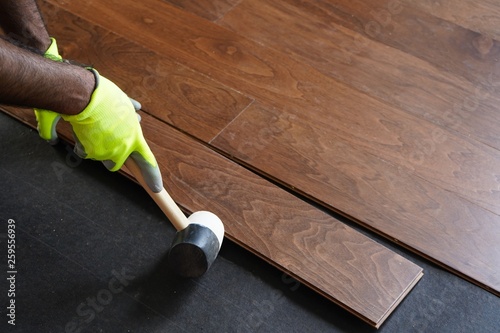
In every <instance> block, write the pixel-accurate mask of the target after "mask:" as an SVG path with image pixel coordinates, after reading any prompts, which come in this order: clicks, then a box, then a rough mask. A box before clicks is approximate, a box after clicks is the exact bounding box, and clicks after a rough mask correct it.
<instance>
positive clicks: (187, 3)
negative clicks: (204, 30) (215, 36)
mask: <svg viewBox="0 0 500 333" xmlns="http://www.w3.org/2000/svg"><path fill="white" fill-rule="evenodd" d="M163 1H165V2H168V3H170V4H172V5H175V6H177V7H179V8H182V9H184V10H185V11H188V12H191V13H193V14H196V15H198V16H200V17H203V18H206V19H207V20H210V21H217V20H218V19H220V18H221V17H223V16H224V14H226V13H227V12H228V11H230V10H231V9H232V8H233V7H234V6H235V5H236V4H238V3H239V2H241V0H163Z"/></svg>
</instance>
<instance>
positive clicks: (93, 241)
mask: <svg viewBox="0 0 500 333" xmlns="http://www.w3.org/2000/svg"><path fill="white" fill-rule="evenodd" d="M0 140H1V143H0V172H1V176H0V189H1V191H0V253H1V254H2V256H1V257H2V258H3V259H2V260H3V261H4V264H2V265H1V266H0V267H2V269H1V270H0V295H2V296H1V298H0V300H1V304H0V332H34V333H35V332H36V333H37V332H40V333H43V332H375V331H376V330H375V329H372V328H371V327H369V326H368V325H366V324H364V323H363V322H361V321H360V320H359V319H357V318H355V317H354V316H352V315H350V314H349V313H347V312H346V311H344V310H342V309H341V308H339V307H338V306H336V305H334V304H333V303H331V302H329V301H327V300H325V299H324V298H322V297H321V296H319V295H317V294H316V293H314V292H312V291H310V290H308V289H307V288H306V287H304V286H301V285H300V284H298V283H297V282H294V281H293V280H291V279H290V278H288V277H287V276H286V275H284V274H282V273H281V272H279V271H278V270H276V269H274V268H273V267H272V266H270V265H268V264H267V263H265V262H263V261H261V260H260V259H258V258H257V257H256V256H254V255H252V254H251V253H249V252H247V251H245V250H243V249H241V248H239V247H238V246H236V245H234V244H231V243H230V242H227V241H226V242H225V243H224V245H223V247H222V250H221V253H220V256H219V258H218V259H217V260H216V262H215V263H214V265H213V266H212V267H211V269H210V270H209V271H208V272H207V274H205V275H204V276H203V277H202V278H199V279H189V280H182V279H178V278H176V277H175V276H174V275H173V274H172V272H171V271H170V270H169V268H168V267H167V265H166V263H165V256H166V254H167V251H168V248H169V243H170V240H171V239H172V237H173V235H174V229H173V227H171V226H170V225H169V222H168V221H167V220H166V219H165V217H164V216H163V215H162V213H161V211H160V210H159V209H158V208H157V207H156V206H155V204H154V203H153V202H152V201H151V200H150V198H149V197H148V195H147V194H146V193H145V192H144V191H143V190H142V189H141V188H140V187H139V186H137V185H135V184H134V183H133V182H131V181H129V180H128V179H126V178H125V177H123V176H121V175H119V174H115V173H110V172H108V171H106V170H105V169H104V167H103V166H101V165H100V164H99V163H96V162H89V161H83V162H82V161H78V160H76V159H74V157H72V155H71V154H70V153H69V152H68V151H67V150H66V148H65V146H64V145H63V144H60V145H58V146H56V147H51V146H49V145H47V144H46V143H45V142H43V141H42V140H40V139H39V138H38V135H37V133H36V132H35V131H33V130H31V129H29V128H28V127H26V126H24V125H22V124H20V123H19V122H17V121H16V120H14V119H12V118H10V117H8V116H6V115H4V114H2V113H0ZM207 209H209V207H207ZM9 219H11V220H14V221H15V225H16V269H17V274H16V285H15V289H16V291H15V302H16V318H15V319H16V320H15V324H16V325H15V326H12V325H9V324H8V323H7V322H8V320H9V318H8V317H7V315H6V308H7V306H8V303H7V302H8V301H9V300H10V299H13V297H8V290H9V284H8V283H7V277H8V273H7V270H8V269H7V240H8V237H7V224H8V221H9ZM372 237H373V238H375V239H377V240H378V241H380V242H382V243H384V244H386V245H387V246H388V247H390V248H391V249H393V250H395V251H397V252H399V253H402V254H403V255H404V256H405V257H406V258H408V259H410V260H412V261H414V262H415V263H417V264H418V265H420V266H422V267H423V268H424V270H425V276H424V278H423V279H422V280H421V282H420V283H419V284H418V285H417V286H416V287H415V289H414V290H413V291H412V292H411V293H410V294H409V295H408V297H407V298H406V299H405V300H404V301H403V302H402V304H401V305H400V306H399V307H398V308H397V309H396V311H395V312H394V313H393V314H392V315H391V316H390V317H389V319H388V320H387V321H386V323H385V324H384V325H383V326H382V327H381V328H380V329H379V330H378V331H379V332H383V333H388V332H398V333H399V332H454V333H458V332H481V333H488V332H498V327H500V299H499V298H498V297H496V296H493V295H492V294H490V293H488V292H486V291H484V290H482V289H480V288H478V287H476V286H474V285H472V284H470V283H468V282H466V281H464V280H462V279H460V278H458V277H456V276H454V275H452V274H450V273H447V272H445V271H443V270H442V269H440V268H438V267H436V266H434V265H432V264H430V263H429V262H427V261H424V260H421V259H419V258H418V257H416V256H414V255H412V254H409V253H407V252H405V251H402V250H401V249H399V248H397V247H394V246H392V245H390V244H387V243H385V242H384V241H382V240H380V239H378V238H377V237H376V236H373V235H372Z"/></svg>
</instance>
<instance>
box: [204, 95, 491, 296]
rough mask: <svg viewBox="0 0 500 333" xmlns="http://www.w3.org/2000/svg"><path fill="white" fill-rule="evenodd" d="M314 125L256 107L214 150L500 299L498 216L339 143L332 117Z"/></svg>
mask: <svg viewBox="0 0 500 333" xmlns="http://www.w3.org/2000/svg"><path fill="white" fill-rule="evenodd" d="M316 119H317V121H315V120H313V119H310V118H308V117H307V116H304V113H303V112H302V110H299V109H296V110H292V109H288V110H276V109H275V108H272V107H266V106H263V105H257V104H254V105H252V107H250V108H249V109H247V110H246V111H245V112H244V113H243V114H241V115H240V116H239V117H238V119H236V120H235V121H234V122H232V123H231V125H230V126H228V128H226V130H225V131H224V132H223V133H221V135H220V136H219V137H218V138H217V139H216V140H215V141H214V142H213V144H214V145H215V146H217V147H218V148H219V149H222V150H223V151H225V152H227V153H228V154H230V155H234V156H236V157H238V158H240V159H241V160H242V161H243V162H244V163H245V164H247V165H248V166H250V167H252V168H257V169H259V170H261V171H263V172H265V173H267V174H268V175H270V176H272V177H273V178H276V179H279V180H280V181H282V182H284V183H286V184H288V185H290V186H293V187H294V189H295V190H297V191H301V192H303V194H305V195H307V196H309V197H311V198H313V199H315V200H317V201H320V202H321V203H323V204H325V205H326V206H328V207H329V208H331V209H334V210H338V211H339V212H340V213H344V214H347V215H348V216H349V217H350V218H353V219H355V220H356V221H358V223H361V224H363V225H365V226H367V227H369V228H371V229H373V230H375V231H377V232H379V233H381V234H382V235H385V236H386V237H389V238H390V239H393V240H396V241H397V242H398V243H400V244H402V245H404V246H407V247H409V248H410V249H412V250H413V251H415V252H417V253H419V254H421V255H423V256H425V257H427V258H429V259H430V260H433V261H435V262H437V263H439V264H441V265H443V266H445V267H447V268H448V269H449V270H451V271H453V272H455V273H456V274H459V275H461V276H463V277H464V278H467V279H469V280H471V281H475V282H476V283H478V282H479V284H480V285H482V286H483V287H484V288H486V289H489V290H490V291H492V292H493V293H495V294H499V290H500V279H499V276H500V275H499V274H498V273H499V271H498V270H499V267H500V245H499V244H498V239H499V237H500V223H499V222H500V216H498V215H497V214H494V213H492V212H490V211H489V210H486V209H483V208H481V207H479V206H477V205H475V204H472V203H470V202H469V201H468V200H464V199H462V198H460V197H459V196H457V195H455V194H454V193H452V192H450V191H443V190H442V189H441V188H440V187H437V186H435V185H433V184H432V183H430V182H428V181H427V180H425V179H422V178H420V177H419V176H418V175H416V174H413V173H408V171H407V170H406V169H405V168H403V167H401V166H400V165H396V164H393V163H391V162H390V161H388V160H387V159H386V158H385V157H386V155H385V154H383V153H377V152H376V151H372V150H366V149H363V147H361V146H356V145H353V143H352V142H350V141H348V140H341V139H339V138H337V137H335V135H334V134H333V133H332V132H335V131H336V129H332V126H331V125H330V124H331V122H329V121H328V119H327V117H326V116H325V117H323V118H320V117H317V118H316ZM384 122H385V121H384V120H383V119H381V123H384ZM388 125H394V124H389V123H388ZM388 129H389V128H388ZM375 132H377V130H376V129H375ZM365 136H367V137H371V136H372V132H366V133H365ZM449 154H450V155H456V156H457V157H458V158H460V155H467V154H468V152H466V151H460V150H456V151H450V152H449ZM376 156H381V157H380V158H377V157H376ZM269 161H274V163H269ZM434 162H436V163H438V164H439V163H440V162H439V161H436V160H434ZM497 165H500V164H497ZM496 170H498V168H497V169H496ZM455 172H457V173H458V172H460V171H458V170H456V171H455ZM465 173H467V174H470V173H471V172H470V171H469V172H467V171H465ZM497 175H498V173H497Z"/></svg>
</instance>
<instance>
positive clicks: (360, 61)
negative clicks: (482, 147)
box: [219, 0, 500, 149]
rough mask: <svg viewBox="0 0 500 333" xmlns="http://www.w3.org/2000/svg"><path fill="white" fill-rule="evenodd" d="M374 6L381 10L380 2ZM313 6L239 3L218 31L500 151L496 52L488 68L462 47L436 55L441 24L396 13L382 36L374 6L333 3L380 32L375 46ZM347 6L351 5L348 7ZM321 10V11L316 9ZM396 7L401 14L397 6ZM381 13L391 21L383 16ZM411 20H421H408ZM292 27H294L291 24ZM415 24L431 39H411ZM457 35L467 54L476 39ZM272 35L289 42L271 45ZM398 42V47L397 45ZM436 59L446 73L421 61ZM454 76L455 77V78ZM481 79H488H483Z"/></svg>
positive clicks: (333, 15) (325, 10) (275, 40)
mask: <svg viewBox="0 0 500 333" xmlns="http://www.w3.org/2000/svg"><path fill="white" fill-rule="evenodd" d="M378 2H379V5H381V4H380V2H381V1H378ZM312 3H314V5H313V4H312ZM312 3H309V2H305V3H304V2H302V1H294V0H291V1H288V2H287V1H274V2H269V1H265V0H245V1H244V2H242V3H241V4H240V5H239V6H238V7H237V8H236V9H235V10H233V11H232V12H231V13H229V14H228V15H226V16H225V17H224V19H223V20H221V21H220V22H219V24H222V25H224V26H226V27H228V28H230V29H232V30H233V31H235V32H237V33H238V34H240V35H242V36H245V37H248V38H251V39H253V40H255V41H257V42H258V43H261V44H264V45H266V46H268V47H270V48H273V49H277V50H280V51H282V52H286V53H287V54H290V55H291V56H292V57H295V58H296V59H298V60H300V61H302V62H304V63H307V64H310V65H311V66H313V67H314V68H316V69H318V70H319V71H321V72H322V73H323V74H325V75H328V76H331V77H334V78H335V79H337V80H339V81H341V82H343V83H345V84H348V85H350V86H353V87H355V88H356V89H358V90H360V91H363V92H364V93H366V94H368V95H370V96H373V97H376V98H378V99H380V100H383V101H386V102H388V103H390V104H392V105H395V106H397V107H398V108H400V109H401V110H404V111H406V112H408V113H411V114H415V115H418V116H420V117H422V118H425V119H427V120H431V121H433V122H434V123H435V124H439V125H441V126H443V127H445V128H447V129H450V130H452V131H454V132H458V133H464V134H466V135H472V136H473V137H474V138H476V139H477V140H479V141H481V142H484V143H486V144H487V145H490V146H493V147H495V148H497V149H500V136H499V135H498V134H497V133H498V128H500V117H498V113H499V108H500V107H499V106H500V97H499V96H500V91H498V88H497V87H496V86H497V83H496V82H497V79H496V77H495V76H491V75H492V74H497V75H500V66H496V64H497V60H498V56H499V53H500V47H496V46H495V47H496V50H497V51H499V52H495V53H494V54H491V55H490V56H489V57H488V60H483V59H477V54H478V51H477V50H475V49H474V50H470V52H468V53H464V48H465V47H464V46H461V47H456V46H458V45H449V44H450V43H448V45H446V46H448V48H446V49H443V48H442V47H438V45H436V44H440V43H442V42H441V41H442V40H444V41H446V40H447V38H448V37H449V36H448V35H450V31H451V32H454V30H453V28H452V27H450V25H448V26H443V25H442V22H440V23H441V25H436V23H438V22H431V20H429V18H428V17H425V16H424V17H422V13H418V12H417V13H415V12H414V11H410V10H406V11H403V9H401V13H399V10H398V11H396V12H395V13H398V15H395V14H394V15H393V16H390V17H389V16H388V17H387V18H386V20H387V22H389V20H391V21H390V22H389V23H387V25H386V27H385V28H384V27H383V26H382V25H381V24H379V23H378V22H377V21H374V18H373V17H371V18H370V16H373V15H375V17H378V16H377V15H382V14H370V10H371V11H372V12H375V13H378V12H379V11H377V7H376V6H375V5H376V4H374V3H372V2H370V3H369V4H366V3H365V2H363V5H360V4H359V3H358V5H357V6H355V5H354V3H353V2H348V1H344V2H342V1H336V2H334V3H335V6H340V4H339V3H343V6H342V10H352V11H349V12H345V13H344V14H345V16H349V17H350V18H351V19H352V20H356V21H357V20H361V21H362V23H364V27H365V30H366V29H367V28H366V27H369V26H370V23H374V25H375V26H377V27H378V26H379V28H377V29H378V30H377V34H375V35H377V36H374V37H378V38H376V39H377V41H374V40H372V39H371V35H372V34H371V33H370V30H369V29H368V33H366V31H365V32H364V35H361V34H360V33H359V32H357V31H354V30H351V29H346V28H344V27H343V26H342V25H339V24H337V23H335V18H336V17H338V16H340V11H339V10H338V9H337V11H335V12H333V13H331V12H330V11H329V9H330V10H331V8H329V7H327V6H326V4H325V3H328V4H330V3H331V2H314V1H312ZM347 3H349V4H350V6H349V7H348V6H347ZM319 4H323V6H324V7H323V8H322V7H319ZM331 6H333V5H331ZM400 6H401V8H403V7H402V5H401V4H400ZM325 7H326V8H325ZM367 7H368V8H367ZM389 8H390V7H389ZM385 11H386V12H387V13H389V11H388V9H385ZM382 13H383V12H382ZM348 14H351V15H348ZM403 14H404V17H403ZM413 14H417V15H419V14H420V15H421V16H420V17H412V15H413ZM360 15H362V16H361V17H360ZM388 15H390V13H389V14H388ZM379 20H380V19H379ZM396 20H398V21H396ZM408 20H411V21H408ZM423 20H427V21H423ZM293 21H295V22H297V23H295V24H290V22H293ZM337 21H339V20H337ZM415 22H418V24H420V25H422V26H424V27H425V28H427V29H429V30H432V32H433V35H427V36H426V38H425V40H424V39H423V38H422V39H420V40H418V39H417V38H415V37H414V36H415V35H416V33H415V31H414V29H415ZM341 23H344V21H341ZM344 24H345V23H344ZM347 25H349V26H353V24H347ZM455 28H456V29H458V30H459V31H458V33H457V34H458V35H459V36H454V37H455V38H457V37H463V38H464V39H461V40H460V43H462V45H467V46H469V49H470V48H473V47H472V46H473V41H474V40H476V39H472V38H473V37H472V36H470V34H469V36H462V35H463V33H464V32H465V31H463V30H464V29H461V28H460V27H455ZM384 29H385V31H384ZM358 30H359V29H358ZM398 31H399V34H400V35H398ZM384 33H385V36H383V35H384ZM443 34H445V35H444V36H443ZM457 34H456V35H457ZM277 35H283V36H289V37H288V38H277ZM395 35H396V36H395ZM398 38H403V39H402V40H399V41H398ZM379 40H383V41H384V42H386V43H388V44H390V45H391V46H396V47H398V46H400V45H413V50H412V49H410V48H409V47H404V48H403V50H398V49H396V48H393V47H387V45H384V44H382V43H379V42H378V41H379ZM387 41H388V42H387ZM453 43H455V41H453ZM456 43H458V41H456ZM452 46H453V48H451V47H452ZM415 49H418V52H415V51H416V50H415ZM465 49H467V48H465ZM426 50H427V51H428V52H426ZM436 50H437V51H436ZM408 51H409V52H414V53H417V56H420V57H422V58H423V59H425V60H422V59H419V58H416V57H415V56H414V55H413V54H411V53H407V52H408ZM436 54H438V55H439V54H442V57H441V59H439V61H438V64H437V65H439V66H440V65H441V63H445V64H447V65H446V67H449V69H450V70H452V71H451V72H450V71H448V70H445V71H444V70H442V69H441V68H440V67H436V66H435V65H433V64H430V63H429V62H428V61H427V59H435V58H436V56H435V55H436ZM470 58H476V59H477V61H474V62H473V63H471V61H469V59H470ZM434 62H435V61H434ZM473 64H474V65H476V64H481V66H477V67H480V69H481V71H478V72H476V71H475V70H474V68H471V65H473ZM464 67H465V68H464ZM457 68H458V69H459V73H458V75H457V73H456V72H455V69H457ZM460 70H461V71H462V72H463V71H466V72H467V73H474V75H478V76H479V78H478V80H481V82H479V81H475V82H470V81H469V80H468V79H466V78H464V77H462V76H461V75H460V74H461V73H460ZM482 72H484V73H482ZM485 73H487V74H488V75H487V76H486V75H484V74H485Z"/></svg>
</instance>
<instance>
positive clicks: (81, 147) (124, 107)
mask: <svg viewBox="0 0 500 333" xmlns="http://www.w3.org/2000/svg"><path fill="white" fill-rule="evenodd" d="M45 57H47V58H50V59H52V60H54V61H62V58H61V57H60V56H59V52H58V50H57V44H56V41H55V40H54V39H52V44H51V46H50V47H49V49H48V50H47V52H46V53H45ZM91 70H92V72H93V73H94V75H95V78H96V87H95V89H94V92H93V93H92V96H91V100H90V103H89V104H88V105H87V107H86V108H85V109H84V110H83V111H82V112H81V113H79V114H77V115H73V116H70V115H61V114H59V113H56V112H53V111H49V110H41V109H35V115H36V118H37V122H38V132H39V134H40V136H41V137H42V138H43V139H45V140H47V141H48V142H49V143H52V144H54V143H56V142H57V141H58V138H57V133H56V125H57V122H58V121H59V119H60V118H61V116H62V118H63V119H64V120H66V121H68V122H69V123H71V125H72V127H73V133H74V137H75V141H76V144H75V148H74V150H75V153H76V154H77V155H78V156H80V157H82V158H90V159H95V160H99V161H102V162H103V164H104V165H105V166H106V167H107V168H108V169H109V170H111V171H117V170H119V169H120V168H121V167H122V165H123V163H124V162H125V160H126V159H127V158H128V157H129V156H130V157H131V158H133V159H134V160H135V162H136V163H137V164H138V165H139V167H140V169H141V173H142V175H143V177H144V179H145V181H146V183H147V184H148V186H149V187H150V189H151V190H152V191H153V192H155V193H157V192H160V191H161V190H162V189H163V182H162V178H161V174H160V170H159V168H158V164H157V162H156V159H155V157H154V155H153V153H152V152H151V150H150V148H149V146H148V145H147V143H146V141H145V139H144V136H143V134H142V130H141V126H140V124H139V121H140V117H139V114H138V113H136V111H137V110H139V109H140V108H141V104H140V103H139V102H137V101H135V100H133V99H130V98H128V97H127V95H126V94H125V93H124V92H123V91H122V90H121V89H120V88H118V87H117V86H116V85H115V84H114V83H113V82H111V81H110V80H108V79H106V78H105V77H103V76H100V75H99V73H98V72H97V71H95V70H93V69H91Z"/></svg>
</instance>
